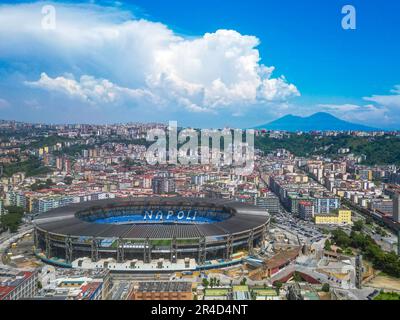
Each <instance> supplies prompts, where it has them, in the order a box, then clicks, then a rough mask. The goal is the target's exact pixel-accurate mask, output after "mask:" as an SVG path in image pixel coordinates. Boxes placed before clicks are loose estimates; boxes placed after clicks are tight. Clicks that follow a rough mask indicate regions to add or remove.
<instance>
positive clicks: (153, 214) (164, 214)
mask: <svg viewBox="0 0 400 320" xmlns="http://www.w3.org/2000/svg"><path fill="white" fill-rule="evenodd" d="M196 215H197V211H193V212H192V211H191V210H189V211H184V210H179V211H172V210H168V211H162V210H146V211H145V212H144V216H143V219H144V220H167V221H168V220H173V221H174V220H190V221H195V220H196Z"/></svg>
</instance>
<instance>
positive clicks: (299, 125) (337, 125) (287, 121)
mask: <svg viewBox="0 0 400 320" xmlns="http://www.w3.org/2000/svg"><path fill="white" fill-rule="evenodd" d="M255 129H267V130H282V131H291V132H296V131H330V130H332V131H350V130H351V131H374V130H379V129H377V128H372V127H368V126H364V125H362V124H357V123H352V122H347V121H344V120H341V119H339V118H336V117H334V116H333V115H331V114H329V113H326V112H318V113H314V114H313V115H311V116H309V117H299V116H294V115H291V114H288V115H286V116H284V117H282V118H279V119H277V120H274V121H272V122H269V123H266V124H264V125H260V126H257V127H255Z"/></svg>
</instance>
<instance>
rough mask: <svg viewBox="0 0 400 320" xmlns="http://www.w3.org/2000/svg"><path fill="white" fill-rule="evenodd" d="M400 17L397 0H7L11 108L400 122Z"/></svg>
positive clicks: (48, 116)
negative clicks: (350, 12)
mask: <svg viewBox="0 0 400 320" xmlns="http://www.w3.org/2000/svg"><path fill="white" fill-rule="evenodd" d="M47 4H50V5H52V6H54V8H55V9H56V20H55V21H56V23H57V25H56V27H55V29H54V30H53V29H51V30H43V28H42V27H41V19H42V18H43V15H42V14H41V9H42V8H43V6H44V5H47ZM346 4H350V5H353V6H354V7H355V9H356V29H355V30H344V29H343V28H342V25H341V20H342V18H343V16H344V15H343V14H342V13H341V9H342V7H343V6H344V5H346ZM399 15H400V2H398V1H395V0H393V1H389V0H385V1H377V0H369V1H355V0H351V1H334V0H332V1H322V0H320V1H317V0H303V1H295V0H282V1H267V0H259V1H257V0H250V1H238V0H233V1H211V0H205V1H184V0H170V1H165V0H137V1H87V2H75V1H68V2H66V1H63V2H61V1H56V2H35V1H30V2H24V1H19V2H18V4H15V2H13V3H12V4H11V3H10V4H8V5H7V4H3V5H0V39H2V41H1V42H0V115H1V116H0V118H3V119H16V120H22V121H41V122H92V123H93V122H97V123H98V122H108V123H109V122H127V121H168V120H177V121H178V123H179V124H181V125H185V126H186V125H188V126H196V127H208V126H213V127H222V126H225V125H229V126H238V127H248V126H253V125H258V124H262V123H265V122H268V121H271V120H273V119H275V118H277V117H280V116H282V115H285V114H288V113H292V114H297V115H309V114H312V113H314V112H317V111H326V112H330V113H332V114H334V115H336V116H339V117H341V118H343V119H346V120H350V121H353V122H358V123H364V124H368V125H372V126H375V127H385V128H398V129H400V128H399V126H398V124H399V123H400V79H399V78H400V76H399V75H400V62H399V57H400V41H398V39H399V31H400V22H399V19H398V17H399Z"/></svg>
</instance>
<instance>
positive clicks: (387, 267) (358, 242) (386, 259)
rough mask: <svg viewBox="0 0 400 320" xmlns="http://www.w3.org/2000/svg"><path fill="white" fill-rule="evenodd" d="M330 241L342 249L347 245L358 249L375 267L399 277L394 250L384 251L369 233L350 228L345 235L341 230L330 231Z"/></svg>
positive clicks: (399, 271)
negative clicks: (349, 231)
mask: <svg viewBox="0 0 400 320" xmlns="http://www.w3.org/2000/svg"><path fill="white" fill-rule="evenodd" d="M332 241H333V242H334V243H335V244H336V245H337V246H340V247H342V248H343V249H347V248H349V247H352V248H355V249H358V250H360V251H361V253H362V255H363V256H364V257H365V258H366V259H368V260H369V261H371V262H372V265H373V267H374V268H375V269H378V270H382V271H383V272H385V273H386V274H388V275H390V276H393V277H398V278H400V259H399V257H398V256H397V254H396V253H395V252H385V251H383V250H382V249H381V247H380V246H379V245H378V244H377V243H376V242H375V240H374V239H372V238H371V237H370V236H369V235H365V234H363V233H362V232H359V231H356V230H354V229H353V230H352V231H351V233H350V235H347V234H346V233H345V232H344V231H343V230H340V229H337V230H334V231H332Z"/></svg>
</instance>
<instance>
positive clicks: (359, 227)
mask: <svg viewBox="0 0 400 320" xmlns="http://www.w3.org/2000/svg"><path fill="white" fill-rule="evenodd" d="M363 228H364V222H363V221H362V220H357V221H355V222H354V225H353V227H352V228H351V230H352V231H362V230H363Z"/></svg>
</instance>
